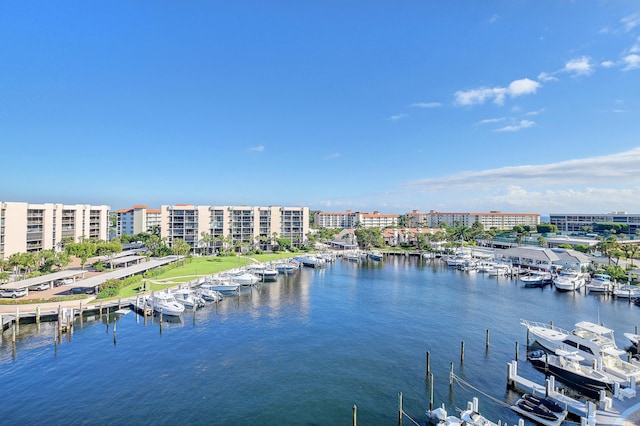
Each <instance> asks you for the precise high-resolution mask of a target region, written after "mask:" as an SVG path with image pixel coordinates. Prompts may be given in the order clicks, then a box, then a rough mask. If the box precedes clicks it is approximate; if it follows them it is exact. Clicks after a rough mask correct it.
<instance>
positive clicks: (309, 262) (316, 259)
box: [294, 255, 326, 268]
mask: <svg viewBox="0 0 640 426" xmlns="http://www.w3.org/2000/svg"><path fill="white" fill-rule="evenodd" d="M294 259H295V260H297V261H298V262H300V263H302V266H307V267H309V268H322V267H323V266H325V263H326V260H325V259H323V258H322V257H320V256H313V255H308V256H297V257H295V258H294Z"/></svg>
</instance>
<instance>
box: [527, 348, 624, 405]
mask: <svg viewBox="0 0 640 426" xmlns="http://www.w3.org/2000/svg"><path fill="white" fill-rule="evenodd" d="M527 359H528V360H529V361H530V362H531V364H533V366H534V367H536V368H537V369H538V370H540V371H542V372H543V373H545V374H546V375H553V376H555V377H557V378H558V380H560V381H561V382H562V383H564V384H565V385H567V386H570V387H572V388H574V389H576V390H578V391H580V392H581V393H583V394H585V395H587V396H589V397H591V398H598V396H599V394H600V391H601V390H608V391H609V392H613V388H614V385H615V382H616V381H614V380H613V379H612V378H611V377H609V376H608V375H606V374H605V373H603V372H602V371H599V370H596V369H594V368H593V367H590V366H586V365H582V364H580V362H581V361H584V357H583V356H581V355H578V353H577V351H571V352H569V351H565V350H563V349H557V350H556V352H555V354H549V353H547V352H545V351H543V350H536V351H532V352H529V353H528V354H527Z"/></svg>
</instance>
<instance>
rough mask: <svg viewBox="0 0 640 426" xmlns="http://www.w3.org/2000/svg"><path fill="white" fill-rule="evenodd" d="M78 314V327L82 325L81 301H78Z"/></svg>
mask: <svg viewBox="0 0 640 426" xmlns="http://www.w3.org/2000/svg"><path fill="white" fill-rule="evenodd" d="M78 316H79V317H80V327H82V302H80V308H79V309H78Z"/></svg>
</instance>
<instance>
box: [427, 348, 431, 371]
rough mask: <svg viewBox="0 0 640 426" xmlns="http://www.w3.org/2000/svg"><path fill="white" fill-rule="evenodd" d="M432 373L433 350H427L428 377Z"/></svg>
mask: <svg viewBox="0 0 640 426" xmlns="http://www.w3.org/2000/svg"><path fill="white" fill-rule="evenodd" d="M429 374H431V352H429V351H427V377H429Z"/></svg>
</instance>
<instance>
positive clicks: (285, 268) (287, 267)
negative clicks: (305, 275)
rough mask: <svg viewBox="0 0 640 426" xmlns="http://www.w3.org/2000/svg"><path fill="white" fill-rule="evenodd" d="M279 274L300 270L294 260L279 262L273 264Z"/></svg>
mask: <svg viewBox="0 0 640 426" xmlns="http://www.w3.org/2000/svg"><path fill="white" fill-rule="evenodd" d="M273 266H274V268H276V271H278V273H280V274H290V273H292V272H295V271H297V270H298V269H300V264H299V263H298V262H296V261H294V260H280V261H278V262H274V264H273Z"/></svg>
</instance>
